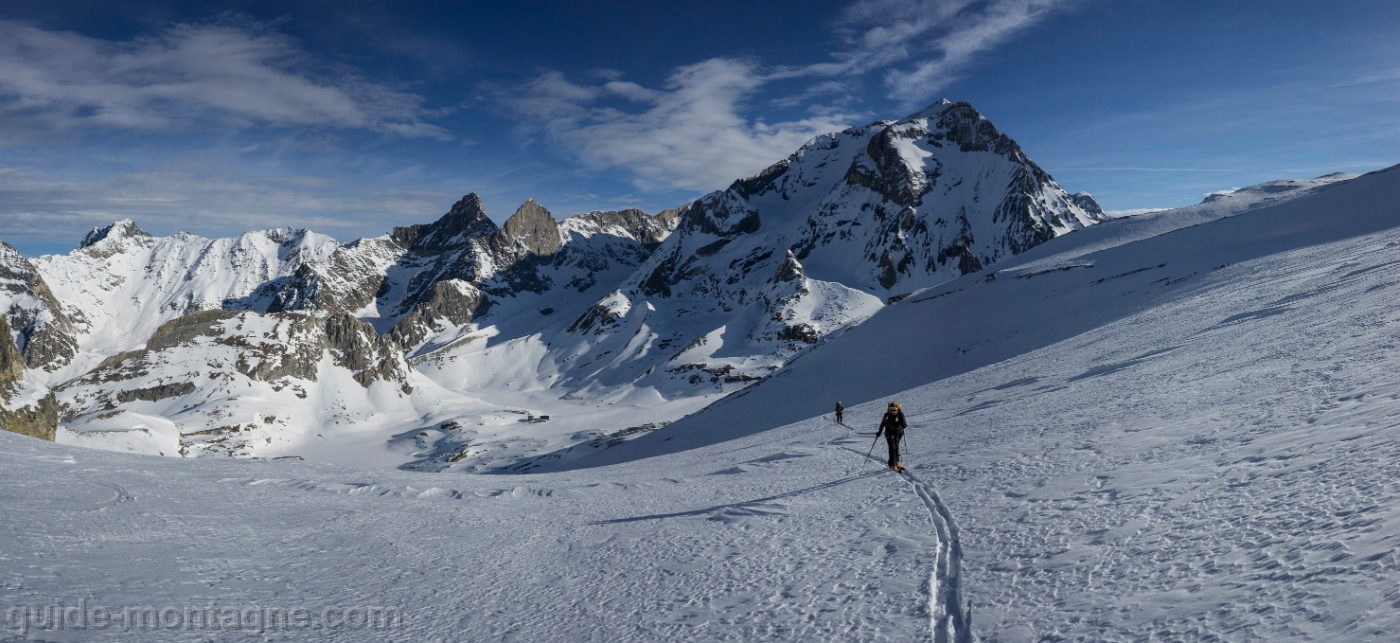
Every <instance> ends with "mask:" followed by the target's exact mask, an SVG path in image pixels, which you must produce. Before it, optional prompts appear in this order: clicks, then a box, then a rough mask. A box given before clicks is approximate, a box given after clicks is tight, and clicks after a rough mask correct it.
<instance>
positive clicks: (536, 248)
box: [493, 199, 563, 263]
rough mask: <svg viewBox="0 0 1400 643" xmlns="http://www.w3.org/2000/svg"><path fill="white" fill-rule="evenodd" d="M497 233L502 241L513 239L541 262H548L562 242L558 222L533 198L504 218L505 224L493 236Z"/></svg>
mask: <svg viewBox="0 0 1400 643" xmlns="http://www.w3.org/2000/svg"><path fill="white" fill-rule="evenodd" d="M497 235H499V236H501V237H502V241H503V242H512V241H513V242H515V243H517V244H519V245H521V246H523V247H524V249H526V250H528V251H530V252H531V253H534V255H535V256H536V257H539V258H540V260H541V261H542V262H543V263H548V258H550V257H553V256H554V253H555V252H556V251H558V250H559V246H560V244H561V243H563V241H562V239H561V238H560V237H559V222H558V221H555V220H554V215H552V214H550V213H549V210H546V209H544V207H542V206H541V205H540V204H538V203H535V200H534V199H527V200H526V201H525V203H522V204H521V205H520V209H518V210H516V211H515V214H512V215H511V216H510V218H509V219H506V222H505V225H503V226H501V229H500V230H498V231H497V232H496V235H493V236H497ZM501 245H505V244H504V243H502V244H501Z"/></svg>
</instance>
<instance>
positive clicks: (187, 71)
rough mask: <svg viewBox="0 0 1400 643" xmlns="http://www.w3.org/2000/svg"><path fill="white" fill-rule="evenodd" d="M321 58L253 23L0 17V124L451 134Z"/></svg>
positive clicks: (20, 128)
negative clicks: (111, 35) (87, 28)
mask: <svg viewBox="0 0 1400 643" xmlns="http://www.w3.org/2000/svg"><path fill="white" fill-rule="evenodd" d="M322 67H324V66H321V65H318V64H317V63H316V62H315V61H312V60H311V58H310V56H308V55H307V54H306V53H305V52H304V51H302V50H301V49H299V48H298V47H297V46H296V44H295V42H293V41H292V40H291V39H290V38H287V37H286V36H283V35H281V34H278V33H276V32H273V31H269V30H265V29H261V28H259V27H258V26H257V25H249V24H231V23H230V24H196V25H190V24H185V25H175V26H172V27H170V28H168V29H166V30H164V31H162V32H160V33H159V34H157V35H153V36H148V37H142V38H137V39H134V40H130V41H122V42H118V41H110V40H103V39H99V38H91V37H88V36H84V35H80V34H76V33H73V32H67V31H48V30H44V29H40V28H38V27H35V26H31V25H28V24H24V23H20V22H14V21H8V20H0V133H4V134H5V135H6V136H7V137H15V138H33V137H34V136H36V135H43V133H44V132H55V131H60V132H61V131H71V130H75V129H79V128H85V127H100V128H122V129H133V130H144V131H151V130H159V129H168V128H172V127H181V126H189V125H193V124H197V123H208V122H217V123H223V124H229V125H233V126H237V127H257V126H271V127H330V128H343V129H360V130H369V131H375V132H382V133H386V134H393V135H397V136H404V137H429V138H436V139H442V140H449V139H451V138H452V135H451V134H450V133H449V132H448V131H447V130H445V129H443V128H441V127H438V126H436V125H433V124H430V123H428V122H426V120H425V119H426V118H427V117H428V116H429V115H430V113H429V111H428V110H426V109H425V108H424V107H423V102H424V99H423V98H422V97H420V96H417V95H415V94H412V93H408V92H404V91H400V90H398V89H395V88H393V87H391V86H388V85H385V84H382V83H375V82H372V81H369V80H367V79H365V78H364V77H362V76H361V75H359V74H357V73H355V72H354V71H353V70H348V69H343V68H340V69H336V68H322Z"/></svg>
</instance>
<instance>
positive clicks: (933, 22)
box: [507, 0, 1076, 190]
mask: <svg viewBox="0 0 1400 643" xmlns="http://www.w3.org/2000/svg"><path fill="white" fill-rule="evenodd" d="M1075 1H1076V0H861V1H859V2H856V3H854V4H852V5H850V6H848V7H847V8H846V9H845V10H844V11H843V12H842V15H841V18H840V19H839V20H838V21H837V22H836V24H837V25H839V27H837V28H836V29H835V30H836V32H837V34H838V35H839V36H840V37H841V40H842V42H843V43H844V44H845V48H844V49H842V50H841V51H837V52H834V53H832V54H831V60H828V61H822V62H815V63H811V64H808V65H799V66H785V67H764V66H763V65H761V64H759V63H758V62H756V61H752V60H742V59H734V58H711V59H709V60H704V61H701V62H697V63H694V64H691V65H686V66H683V67H678V68H676V69H675V70H673V72H672V73H671V75H670V77H669V78H668V79H667V80H666V82H665V83H664V84H663V85H662V86H661V87H659V88H648V87H644V86H641V85H639V84H636V83H632V82H628V81H624V80H621V75H620V74H617V73H612V74H610V75H609V76H608V77H607V78H606V79H605V80H604V82H601V83H598V84H593V85H587V84H575V83H574V82H571V81H569V80H568V79H566V78H565V77H564V75H563V74H562V73H560V72H558V71H553V70H550V71H546V72H544V73H542V74H540V75H539V76H538V77H536V78H535V79H533V80H531V81H529V82H527V83H525V84H523V85H521V86H519V87H517V88H516V90H515V91H514V92H513V94H512V95H511V96H509V97H508V98H507V101H508V102H509V104H510V105H511V106H512V107H513V108H514V110H515V112H516V114H517V115H518V116H519V117H521V118H522V120H523V121H524V124H523V126H524V128H525V129H526V130H528V131H531V132H534V131H543V132H545V133H546V134H547V135H548V137H549V138H550V139H551V140H552V141H554V142H555V143H558V144H560V145H562V147H563V148H564V149H565V150H567V151H568V152H570V153H572V154H574V155H576V156H577V157H579V158H580V159H581V160H583V161H584V162H585V163H587V164H588V165H590V166H593V167H595V168H623V169H626V170H628V171H630V172H632V173H633V174H634V175H636V177H637V181H636V182H637V183H638V184H639V186H641V187H644V188H645V187H657V186H665V187H670V188H682V189H693V190H708V189H715V188H718V187H722V186H724V185H725V184H726V183H728V182H729V181H732V180H734V179H736V178H739V177H742V176H747V175H750V174H753V173H754V172H757V171H758V170H760V169H762V168H763V167H766V166H767V165H769V164H771V163H773V162H774V161H777V160H778V159H781V158H783V157H784V156H786V155H788V154H790V153H791V152H792V151H793V150H795V149H796V148H797V147H799V146H800V145H802V143H804V142H805V141H807V140H808V139H810V138H811V137H812V136H815V135H818V134H824V133H828V132H833V131H838V130H841V129H844V128H845V127H848V126H849V125H851V124H853V123H854V122H855V121H856V120H857V119H858V118H861V117H863V116H864V114H861V113H857V112H855V111H854V110H852V109H850V108H849V107H848V105H850V104H851V103H852V102H853V97H852V92H853V91H854V90H853V87H854V84H853V83H852V82H851V81H854V80H856V79H858V78H859V77H861V76H864V75H867V74H871V73H882V76H883V81H884V84H885V87H886V91H887V93H888V95H889V97H891V98H894V99H895V100H897V101H899V102H901V103H904V104H906V105H914V104H917V103H918V102H920V101H931V100H932V99H933V98H934V97H935V96H936V94H937V93H938V92H941V91H942V90H943V89H944V88H945V87H947V85H948V84H949V83H951V82H953V81H954V80H956V79H957V77H958V74H959V73H961V72H962V71H963V70H965V69H966V68H967V66H968V65H970V64H972V63H973V62H974V60H975V58H976V56H977V55H978V54H980V53H983V52H985V51H988V50H990V49H992V48H994V47H996V46H997V45H1000V44H1002V43H1004V42H1006V41H1007V40H1009V39H1010V38H1011V37H1013V36H1014V35H1016V34H1017V33H1019V32H1021V31H1024V30H1025V29H1027V28H1029V27H1030V26H1032V25H1034V24H1036V23H1038V22H1039V21H1041V20H1043V19H1044V18H1045V17H1046V16H1048V15H1050V14H1051V13H1052V12H1054V11H1056V10H1058V9H1061V8H1064V7H1067V6H1069V5H1070V4H1072V3H1073V2H1075ZM804 79H809V80H811V81H812V84H810V85H808V86H807V87H806V88H805V89H804V90H802V91H800V92H797V93H795V94H787V95H783V96H778V97H775V98H771V99H769V100H767V101H763V102H762V104H764V105H769V106H773V107H777V108H779V109H792V108H799V107H802V106H804V105H805V106H807V112H808V116H807V117H805V118H800V119H796V120H788V121H783V122H777V123H768V122H766V121H765V120H763V119H762V118H761V117H757V116H750V115H749V114H752V113H753V112H754V111H755V110H754V109H753V106H754V104H756V103H759V102H760V101H757V100H755V99H756V98H757V97H758V96H759V95H760V94H761V93H762V92H764V91H767V90H768V88H769V87H770V86H771V85H772V84H773V83H775V82H777V81H799V82H800V81H802V80H804ZM619 100H621V101H625V103H624V104H622V105H621V106H619V105H618V101H619ZM834 106H840V107H834Z"/></svg>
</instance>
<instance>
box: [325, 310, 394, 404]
mask: <svg viewBox="0 0 1400 643" xmlns="http://www.w3.org/2000/svg"><path fill="white" fill-rule="evenodd" d="M326 348H327V349H328V350H330V352H331V356H332V357H333V358H334V359H335V363H336V364H337V365H338V366H342V367H344V368H346V369H349V370H350V371H352V372H353V373H354V378H355V381H356V382H359V383H360V385H361V386H364V387H365V388H369V385H370V384H373V383H374V382H375V380H385V381H398V380H402V379H403V378H404V376H405V375H407V373H406V372H405V371H404V368H403V366H405V365H406V363H405V362H404V361H403V355H402V353H400V352H399V348H398V346H396V345H395V344H394V342H393V340H392V339H391V338H390V337H388V336H381V335H379V334H377V333H375V332H374V327H373V326H371V325H369V324H366V323H365V322H362V321H360V320H358V319H355V318H354V317H352V316H350V315H348V314H345V313H341V314H337V315H331V316H330V317H328V318H326Z"/></svg>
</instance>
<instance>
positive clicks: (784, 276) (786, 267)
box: [771, 249, 807, 283]
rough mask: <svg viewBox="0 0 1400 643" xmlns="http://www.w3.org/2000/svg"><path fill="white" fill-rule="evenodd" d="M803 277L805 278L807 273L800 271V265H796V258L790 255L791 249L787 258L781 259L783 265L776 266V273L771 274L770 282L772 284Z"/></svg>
mask: <svg viewBox="0 0 1400 643" xmlns="http://www.w3.org/2000/svg"><path fill="white" fill-rule="evenodd" d="M805 276H807V273H806V271H804V270H803V269H802V264H801V263H798V261H797V256H796V255H794V254H792V250H791V249H788V251H787V256H786V257H783V263H782V264H781V265H779V266H778V271H777V272H776V273H773V279H772V280H771V281H772V282H773V283H780V282H784V281H793V280H796V279H801V278H803V277H805Z"/></svg>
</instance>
